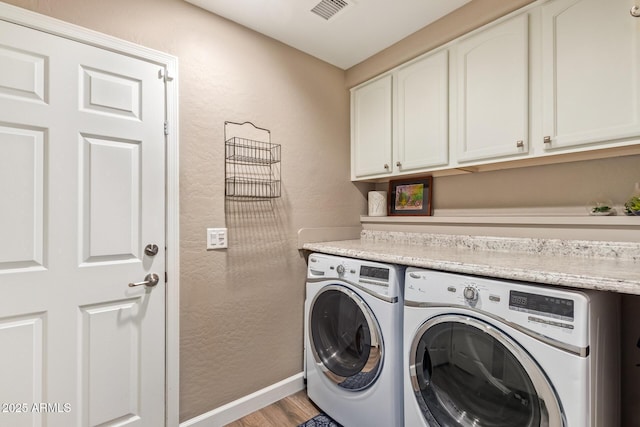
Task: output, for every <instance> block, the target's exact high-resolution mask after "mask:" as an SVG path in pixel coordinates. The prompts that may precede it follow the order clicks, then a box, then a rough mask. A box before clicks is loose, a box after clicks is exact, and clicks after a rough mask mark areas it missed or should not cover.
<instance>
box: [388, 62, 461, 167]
mask: <svg viewBox="0 0 640 427" xmlns="http://www.w3.org/2000/svg"><path fill="white" fill-rule="evenodd" d="M395 77H396V79H395V85H396V86H395V94H396V96H395V102H396V108H395V109H394V111H395V113H396V116H395V124H396V127H395V129H396V144H395V148H396V156H395V158H396V159H397V161H396V162H395V164H394V169H395V172H397V173H402V172H410V171H415V170H417V169H425V168H429V167H435V166H443V165H446V164H447V163H448V161H449V58H448V51H446V50H443V51H439V52H437V53H435V54H433V55H429V56H427V57H424V58H422V59H420V60H419V61H417V62H413V63H411V64H409V65H407V66H404V67H402V68H400V69H398V70H397V72H396V74H395Z"/></svg>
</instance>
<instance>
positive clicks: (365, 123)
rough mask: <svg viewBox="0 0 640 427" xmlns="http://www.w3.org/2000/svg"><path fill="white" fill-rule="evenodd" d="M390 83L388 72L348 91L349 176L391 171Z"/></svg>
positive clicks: (385, 173) (369, 175)
mask: <svg viewBox="0 0 640 427" xmlns="http://www.w3.org/2000/svg"><path fill="white" fill-rule="evenodd" d="M391 83H392V78H391V76H390V75H387V76H384V77H382V78H380V79H377V80H374V81H373V82H371V83H368V84H366V85H364V86H360V87H358V88H356V89H354V90H353V91H352V92H351V173H352V176H351V179H357V178H363V177H372V176H384V175H388V174H390V173H391V170H392V169H391V168H392V167H391V165H392V163H391V162H392V160H393V159H392V157H391V156H392V145H391V144H392V137H393V136H392V133H391V132H392V123H391V121H392V112H391V108H392V106H391V90H392V87H391Z"/></svg>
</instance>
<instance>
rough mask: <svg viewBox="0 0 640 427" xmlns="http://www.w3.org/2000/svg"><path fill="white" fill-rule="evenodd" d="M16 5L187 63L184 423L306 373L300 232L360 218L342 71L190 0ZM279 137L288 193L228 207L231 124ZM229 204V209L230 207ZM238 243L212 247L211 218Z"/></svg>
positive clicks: (41, 0)
mask: <svg viewBox="0 0 640 427" xmlns="http://www.w3.org/2000/svg"><path fill="white" fill-rule="evenodd" d="M7 3H11V4H14V5H18V6H22V7H25V8H27V9H31V10H35V11H37V12H40V13H43V14H46V15H50V16H54V17H56V18H59V19H62V20H64V21H68V22H71V23H74V24H78V25H81V26H84V27H87V28H91V29H93V30H97V31H100V32H103V33H106V34H110V35H113V36H116V37H119V38H121V39H125V40H129V41H132V42H135V43H138V44H140V45H143V46H147V47H151V48H154V49H157V50H161V51H164V52H168V53H170V54H173V55H175V56H177V57H178V58H179V67H180V76H179V77H180V80H179V90H180V144H181V147H180V156H181V159H180V168H181V172H180V180H181V182H180V191H181V197H180V203H181V206H180V213H181V227H180V231H181V248H180V249H181V270H182V276H181V286H182V288H181V328H180V331H181V352H180V357H181V367H180V369H181V371H180V375H181V380H180V420H181V421H184V420H187V419H190V418H192V417H194V416H197V415H200V414H202V413H204V412H207V411H209V410H212V409H214V408H216V407H219V406H221V405H223V404H225V403H228V402H230V401H233V400H235V399H238V398H240V397H243V396H245V395H247V394H250V393H252V392H254V391H256V390H259V389H261V388H263V387H265V386H268V385H271V384H274V383H276V382H278V381H280V380H282V379H284V378H287V377H289V376H292V375H295V374H297V373H299V372H301V371H302V338H303V335H302V327H303V326H302V325H303V315H302V313H303V302H304V276H305V268H306V265H305V262H304V259H303V258H301V257H300V255H299V253H298V251H297V249H296V245H297V240H296V238H297V234H296V233H297V230H298V229H299V228H301V227H321V226H333V225H341V226H343V225H358V220H359V215H360V214H361V213H364V207H365V196H364V195H363V194H366V193H364V192H361V191H359V189H358V187H357V186H356V185H354V184H351V183H350V181H349V94H348V91H347V90H346V89H345V87H344V71H342V70H340V69H338V68H335V67H333V66H330V65H328V64H326V63H324V62H321V61H319V60H316V59H314V58H312V57H310V56H308V55H305V54H303V53H301V52H299V51H296V50H293V49H291V48H289V47H287V46H285V45H283V44H281V43H278V42H276V41H274V40H272V39H269V38H267V37H264V36H261V35H259V34H257V33H254V32H252V31H248V30H246V29H244V28H242V27H240V26H238V25H235V24H233V23H231V22H229V21H226V20H224V19H221V18H219V17H217V16H215V15H213V14H210V13H208V12H205V11H203V10H201V9H199V8H196V7H194V6H192V5H190V4H189V3H186V2H184V1H182V0H110V1H103V0H50V1H45V0H38V1H36V0H10V1H8V2H7ZM227 120H229V121H246V120H250V121H252V122H254V123H255V124H257V125H258V126H262V127H265V128H268V129H270V130H271V135H272V141H273V142H276V143H279V144H282V179H283V184H282V197H281V198H280V199H277V200H275V201H273V202H272V203H270V202H249V203H226V204H225V198H224V186H223V177H224V157H223V155H224V143H223V132H224V122H225V121H227ZM225 206H226V209H225ZM225 225H226V226H227V227H228V228H229V249H228V250H223V251H206V250H205V229H206V228H207V227H223V226H225Z"/></svg>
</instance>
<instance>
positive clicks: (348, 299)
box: [304, 254, 404, 427]
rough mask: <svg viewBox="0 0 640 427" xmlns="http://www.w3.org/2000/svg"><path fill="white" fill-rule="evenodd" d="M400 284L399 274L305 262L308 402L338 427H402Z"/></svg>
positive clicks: (362, 265) (335, 260)
mask: <svg viewBox="0 0 640 427" xmlns="http://www.w3.org/2000/svg"><path fill="white" fill-rule="evenodd" d="M403 281H404V268H403V267H397V266H393V265H386V264H380V263H376V262H369V261H362V260H355V259H351V258H342V257H335V256H330V255H322V254H312V255H310V256H309V268H308V274H307V284H306V292H307V294H306V300H305V329H304V330H305V334H304V335H305V339H304V342H305V361H306V364H305V365H306V366H305V372H306V377H307V394H308V395H309V398H310V399H311V400H312V401H313V402H314V403H315V404H316V405H318V407H320V409H322V410H323V411H324V412H325V413H326V414H327V415H329V416H330V417H331V418H333V419H334V420H336V421H337V422H338V423H340V424H342V425H343V426H344V427H360V426H368V427H375V426H379V427H390V426H402V423H403V415H402V409H403V405H402V312H403V304H402V303H403V298H402V284H403Z"/></svg>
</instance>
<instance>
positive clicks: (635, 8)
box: [629, 6, 640, 18]
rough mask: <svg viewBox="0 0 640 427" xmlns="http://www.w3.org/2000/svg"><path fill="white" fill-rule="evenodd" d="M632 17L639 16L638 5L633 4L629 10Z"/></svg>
mask: <svg viewBox="0 0 640 427" xmlns="http://www.w3.org/2000/svg"><path fill="white" fill-rule="evenodd" d="M629 13H630V14H631V16H633V17H634V18H640V6H633V7H632V8H631V10H630V11H629Z"/></svg>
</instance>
